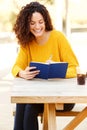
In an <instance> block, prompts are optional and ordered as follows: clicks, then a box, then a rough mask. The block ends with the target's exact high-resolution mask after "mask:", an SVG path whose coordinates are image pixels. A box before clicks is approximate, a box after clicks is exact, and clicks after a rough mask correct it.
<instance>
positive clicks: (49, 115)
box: [43, 104, 56, 130]
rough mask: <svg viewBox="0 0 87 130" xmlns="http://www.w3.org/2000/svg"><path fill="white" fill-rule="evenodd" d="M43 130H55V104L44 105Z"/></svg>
mask: <svg viewBox="0 0 87 130" xmlns="http://www.w3.org/2000/svg"><path fill="white" fill-rule="evenodd" d="M43 130H56V111H55V104H44V114H43Z"/></svg>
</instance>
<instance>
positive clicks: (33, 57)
mask: <svg viewBox="0 0 87 130" xmlns="http://www.w3.org/2000/svg"><path fill="white" fill-rule="evenodd" d="M51 55H52V56H53V57H52V60H53V61H56V62H60V61H61V62H68V69H67V73H66V78H71V77H76V66H78V61H77V59H76V56H75V55H74V53H73V51H72V49H71V46H70V44H69V43H68V41H67V39H66V38H65V36H64V35H63V34H62V33H61V32H59V31H56V30H53V31H51V33H50V37H49V39H48V41H47V42H46V43H45V44H44V45H39V44H37V43H36V42H35V41H33V42H31V43H29V44H28V45H27V46H26V47H25V48H23V47H21V46H20V49H19V52H18V56H17V58H16V62H15V64H14V66H13V68H12V74H13V76H17V74H18V72H19V71H20V70H24V69H25V68H26V67H27V66H29V63H30V61H38V62H46V61H47V60H48V59H49V57H50V56H51Z"/></svg>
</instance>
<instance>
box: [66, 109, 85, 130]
mask: <svg viewBox="0 0 87 130" xmlns="http://www.w3.org/2000/svg"><path fill="white" fill-rule="evenodd" d="M86 117H87V107H86V108H84V110H82V111H81V112H80V113H79V114H78V115H77V116H76V117H75V118H74V119H73V120H72V121H71V122H70V123H69V124H68V125H67V126H66V127H65V128H64V129H63V130H74V128H75V127H76V126H77V125H79V123H80V122H81V121H83V119H85V118H86Z"/></svg>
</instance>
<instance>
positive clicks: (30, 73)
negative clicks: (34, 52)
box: [18, 67, 40, 79]
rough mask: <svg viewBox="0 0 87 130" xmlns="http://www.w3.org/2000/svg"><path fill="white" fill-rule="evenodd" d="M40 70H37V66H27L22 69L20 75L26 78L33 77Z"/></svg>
mask: <svg viewBox="0 0 87 130" xmlns="http://www.w3.org/2000/svg"><path fill="white" fill-rule="evenodd" d="M34 69H35V70H34ZM32 70H33V71H32ZM39 72H40V70H36V67H26V68H25V70H21V71H20V72H19V73H18V76H19V77H21V78H24V79H33V78H34V77H35V76H36V75H38V74H39Z"/></svg>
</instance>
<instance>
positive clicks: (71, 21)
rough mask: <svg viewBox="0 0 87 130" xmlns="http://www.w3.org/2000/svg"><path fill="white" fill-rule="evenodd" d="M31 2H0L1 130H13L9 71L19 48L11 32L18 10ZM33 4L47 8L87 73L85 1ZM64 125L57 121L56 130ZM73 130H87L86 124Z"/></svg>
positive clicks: (56, 0)
mask: <svg viewBox="0 0 87 130" xmlns="http://www.w3.org/2000/svg"><path fill="white" fill-rule="evenodd" d="M31 1H34V0H0V99H1V100H0V130H13V122H14V117H13V116H12V112H13V106H12V104H11V101H10V100H11V99H10V90H11V87H12V79H13V77H12V75H11V68H12V66H13V64H14V62H15V58H16V55H17V48H18V44H17V40H16V37H15V34H14V32H13V30H12V28H13V25H14V23H15V20H16V17H17V14H18V13H19V11H20V9H21V7H22V6H24V5H26V4H27V3H29V2H31ZM35 1H39V2H41V3H43V4H44V5H45V6H46V7H47V9H48V10H49V12H50V15H51V17H52V22H53V24H54V27H55V28H56V29H57V30H60V31H62V32H63V33H64V34H65V35H66V37H67V38H68V40H69V41H70V44H71V46H72V48H73V51H74V52H75V54H76V56H77V58H78V61H79V63H80V66H81V67H82V68H84V69H85V70H86V72H87V58H86V56H87V0H35ZM67 53H68V52H67ZM81 106H82V105H81ZM68 119H70V118H68ZM67 121H69V120H67V119H65V118H64V120H62V121H61V120H59V124H58V127H59V126H60V129H61V127H62V126H63V125H62V123H63V124H64V123H66V122H67ZM75 130H87V120H86V121H85V122H83V123H82V125H80V127H77V129H75Z"/></svg>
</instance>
